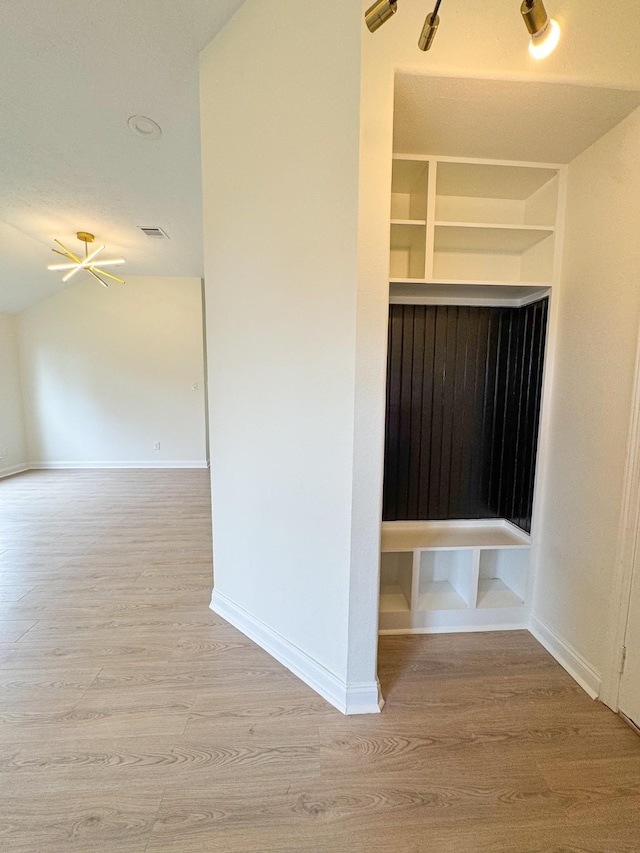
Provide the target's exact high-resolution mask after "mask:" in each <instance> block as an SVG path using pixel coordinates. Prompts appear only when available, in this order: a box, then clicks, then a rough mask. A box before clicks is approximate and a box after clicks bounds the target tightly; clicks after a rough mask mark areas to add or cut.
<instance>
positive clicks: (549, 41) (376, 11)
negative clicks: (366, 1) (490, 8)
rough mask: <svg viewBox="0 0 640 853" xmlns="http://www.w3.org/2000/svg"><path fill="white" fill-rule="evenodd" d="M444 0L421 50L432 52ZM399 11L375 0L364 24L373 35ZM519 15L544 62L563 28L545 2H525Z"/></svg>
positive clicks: (430, 19) (387, 0)
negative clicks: (548, 13) (551, 15)
mask: <svg viewBox="0 0 640 853" xmlns="http://www.w3.org/2000/svg"><path fill="white" fill-rule="evenodd" d="M441 2H442V0H436V5H435V9H434V10H433V12H430V13H429V14H428V15H427V17H426V19H425V22H424V26H423V27H422V32H421V33H420V38H419V39H418V47H419V48H420V50H429V48H430V47H431V45H432V44H433V40H434V39H435V37H436V32H437V29H438V25H439V23H440V18H439V17H438V9H439V8H440V3H441ZM397 11H398V0H376V2H375V3H374V4H373V6H370V7H369V8H368V9H367V11H366V12H365V16H364V19H365V22H366V24H367V27H368V28H369V30H370V31H371V32H372V33H375V31H376V30H377V29H378V28H379V27H381V26H382V25H383V24H384V23H385V21H388V20H389V18H392V17H393V16H394V15H395V13H396V12H397ZM520 12H521V13H522V17H523V18H524V22H525V24H526V25H527V29H528V30H529V33H530V34H531V41H530V42H529V53H530V54H531V56H533V58H534V59H544V58H545V57H546V56H549V54H550V53H552V52H553V51H554V50H555V49H556V47H557V46H558V42H559V41H560V25H559V24H558V22H557V21H555V20H554V19H553V18H550V17H549V16H548V15H547V10H546V9H545V7H544V2H543V0H522V5H521V7H520Z"/></svg>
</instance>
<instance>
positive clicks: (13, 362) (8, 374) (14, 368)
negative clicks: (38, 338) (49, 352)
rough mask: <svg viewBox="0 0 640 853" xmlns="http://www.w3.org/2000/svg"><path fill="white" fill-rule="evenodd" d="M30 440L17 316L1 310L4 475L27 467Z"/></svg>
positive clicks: (0, 468) (0, 466)
mask: <svg viewBox="0 0 640 853" xmlns="http://www.w3.org/2000/svg"><path fill="white" fill-rule="evenodd" d="M25 463H26V443H25V432H24V416H23V407H22V392H21V388H20V366H19V361H18V336H17V323H16V317H15V316H14V315H13V314H2V313H0V477H2V476H6V475H8V474H14V473H16V472H17V471H21V470H23V468H24V467H25Z"/></svg>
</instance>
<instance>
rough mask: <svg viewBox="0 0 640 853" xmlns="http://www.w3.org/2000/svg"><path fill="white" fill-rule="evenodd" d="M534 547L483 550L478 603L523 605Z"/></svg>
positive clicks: (486, 604) (480, 605)
mask: <svg viewBox="0 0 640 853" xmlns="http://www.w3.org/2000/svg"><path fill="white" fill-rule="evenodd" d="M530 554H531V552H530V550H529V549H528V548H511V549H504V548H503V549H496V550H491V549H487V550H483V551H481V552H480V569H479V579H478V598H477V605H476V606H477V607H484V608H489V607H492V608H493V607H522V605H523V604H524V602H525V600H526V595H527V579H528V574H529V562H530Z"/></svg>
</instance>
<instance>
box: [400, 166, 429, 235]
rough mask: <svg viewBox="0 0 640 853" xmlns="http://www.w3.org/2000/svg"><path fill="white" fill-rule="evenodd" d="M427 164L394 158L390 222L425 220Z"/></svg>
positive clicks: (422, 222)
mask: <svg viewBox="0 0 640 853" xmlns="http://www.w3.org/2000/svg"><path fill="white" fill-rule="evenodd" d="M428 186H429V163H428V161H426V160H408V159H404V158H398V159H396V158H394V160H393V172H392V177H391V220H392V221H394V220H396V221H401V222H419V223H421V224H422V225H424V224H425V220H426V218H427V189H428Z"/></svg>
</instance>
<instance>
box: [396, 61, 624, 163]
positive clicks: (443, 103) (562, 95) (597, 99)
mask: <svg viewBox="0 0 640 853" xmlns="http://www.w3.org/2000/svg"><path fill="white" fill-rule="evenodd" d="M639 105H640V92H637V91H621V90H618V89H600V88H591V87H586V86H574V85H569V84H566V83H562V84H559V83H540V82H537V81H536V82H518V81H512V80H482V79H476V78H472V77H465V78H457V77H426V76H416V75H410V74H398V75H397V77H396V87H395V116H394V151H395V152H396V153H399V154H440V155H444V156H451V157H478V158H487V159H495V160H524V161H528V162H537V163H570V162H571V161H572V160H573V159H575V158H576V157H577V156H578V154H580V153H581V152H582V151H585V150H586V149H587V148H588V147H589V146H590V145H592V144H593V143H594V142H595V141H596V140H598V139H599V138H600V137H601V136H603V135H604V134H605V133H607V131H609V130H611V128H613V127H615V125H616V124H618V123H619V122H620V121H622V119H624V118H626V117H627V115H629V113H631V112H632V111H633V110H634V109H636V107H638V106H639Z"/></svg>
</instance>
